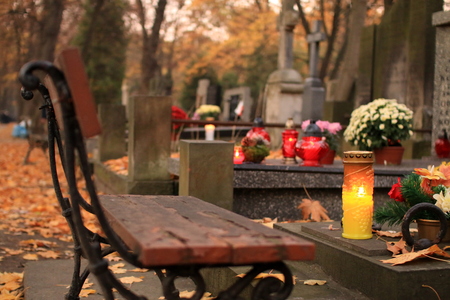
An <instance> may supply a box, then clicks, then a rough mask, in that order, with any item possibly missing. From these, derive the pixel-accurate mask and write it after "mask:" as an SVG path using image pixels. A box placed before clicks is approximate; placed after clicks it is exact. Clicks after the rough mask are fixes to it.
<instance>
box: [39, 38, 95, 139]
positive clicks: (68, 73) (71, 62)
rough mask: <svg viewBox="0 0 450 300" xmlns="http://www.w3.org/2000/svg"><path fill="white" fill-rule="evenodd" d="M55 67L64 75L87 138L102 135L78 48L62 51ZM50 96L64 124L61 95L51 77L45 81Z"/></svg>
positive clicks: (79, 121)
mask: <svg viewBox="0 0 450 300" xmlns="http://www.w3.org/2000/svg"><path fill="white" fill-rule="evenodd" d="M55 66H57V67H58V68H60V69H61V71H62V72H63V73H64V76H65V79H66V81H67V84H68V85H69V88H70V94H71V96H72V99H71V100H72V101H73V104H74V107H75V114H76V117H77V119H78V123H79V124H80V128H81V132H82V133H83V136H84V137H85V138H90V137H93V136H96V135H98V134H100V132H101V127H100V123H99V121H98V118H97V110H96V105H95V102H94V97H93V96H92V93H91V89H90V87H89V80H88V77H87V75H86V71H85V67H84V64H83V60H82V58H81V54H80V51H79V49H78V48H75V47H72V48H67V49H64V50H63V51H61V53H60V54H59V55H58V57H57V58H56V61H55ZM45 84H46V85H47V87H48V88H49V91H50V96H51V98H52V99H53V101H54V107H55V110H56V111H57V114H56V115H57V117H58V122H59V124H63V121H62V117H61V110H60V107H59V103H58V101H59V99H60V98H59V95H58V92H57V89H56V87H55V86H54V84H53V81H52V80H51V78H50V77H47V78H46V79H45Z"/></svg>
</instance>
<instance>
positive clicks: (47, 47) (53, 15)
mask: <svg viewBox="0 0 450 300" xmlns="http://www.w3.org/2000/svg"><path fill="white" fill-rule="evenodd" d="M64 5H65V0H44V1H43V9H42V14H41V17H40V21H39V23H40V25H41V26H40V31H39V35H38V40H37V45H36V46H37V48H36V50H37V52H36V57H35V58H36V59H43V60H48V61H53V60H54V59H55V47H56V42H57V40H58V34H59V30H60V28H61V21H62V13H63V11H64Z"/></svg>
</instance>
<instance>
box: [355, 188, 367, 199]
mask: <svg viewBox="0 0 450 300" xmlns="http://www.w3.org/2000/svg"><path fill="white" fill-rule="evenodd" d="M357 195H358V197H362V196H365V195H366V189H365V188H364V187H362V186H360V187H358V193H357Z"/></svg>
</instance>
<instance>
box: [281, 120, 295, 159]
mask: <svg viewBox="0 0 450 300" xmlns="http://www.w3.org/2000/svg"><path fill="white" fill-rule="evenodd" d="M294 127H295V124H294V120H292V118H289V119H288V120H287V121H286V129H285V130H284V131H283V132H282V133H281V136H282V141H283V145H282V146H281V150H282V152H283V163H285V164H296V163H297V161H296V160H295V144H297V139H298V132H297V130H295V129H294Z"/></svg>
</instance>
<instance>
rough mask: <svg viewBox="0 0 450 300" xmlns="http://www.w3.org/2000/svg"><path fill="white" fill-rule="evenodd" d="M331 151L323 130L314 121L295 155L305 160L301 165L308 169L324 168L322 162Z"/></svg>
mask: <svg viewBox="0 0 450 300" xmlns="http://www.w3.org/2000/svg"><path fill="white" fill-rule="evenodd" d="M329 149H330V148H329V146H328V144H327V142H326V141H325V140H324V139H323V133H322V130H321V129H320V127H319V126H317V124H316V121H314V120H313V121H311V123H310V124H309V125H308V126H307V127H306V129H305V131H304V134H303V137H302V139H301V140H299V141H297V144H296V145H295V153H296V154H297V156H298V157H300V158H301V159H302V160H303V161H302V163H301V164H300V165H301V166H307V167H322V165H321V164H320V160H321V159H322V158H323V157H324V156H325V154H326V153H327V152H328V150H329Z"/></svg>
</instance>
